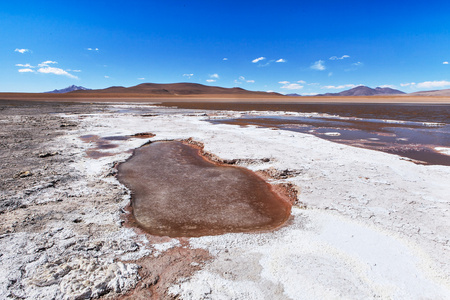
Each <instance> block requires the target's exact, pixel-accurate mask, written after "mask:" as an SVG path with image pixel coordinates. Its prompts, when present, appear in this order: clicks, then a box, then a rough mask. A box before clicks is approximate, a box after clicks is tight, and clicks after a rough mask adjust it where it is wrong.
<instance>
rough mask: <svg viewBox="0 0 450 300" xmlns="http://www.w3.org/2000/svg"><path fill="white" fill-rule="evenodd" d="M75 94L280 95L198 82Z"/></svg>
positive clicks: (110, 88) (119, 88)
mask: <svg viewBox="0 0 450 300" xmlns="http://www.w3.org/2000/svg"><path fill="white" fill-rule="evenodd" d="M73 93H77V94H90V93H95V94H141V95H142V94H146V95H155V96H190V95H249V96H252V95H253V96H268V95H272V96H281V94H278V93H268V92H255V91H248V90H245V89H242V88H239V87H234V88H224V87H219V86H209V85H203V84H198V83H188V82H181V83H165V84H164V83H142V84H139V85H136V86H132V87H123V86H112V87H109V88H106V89H98V90H77V91H74V92H73Z"/></svg>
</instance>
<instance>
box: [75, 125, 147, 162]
mask: <svg viewBox="0 0 450 300" xmlns="http://www.w3.org/2000/svg"><path fill="white" fill-rule="evenodd" d="M154 136H155V135H154V134H152V133H149V132H143V133H136V134H134V135H117V136H105V137H100V136H98V135H94V134H87V135H82V136H80V139H81V140H82V141H83V142H85V143H94V144H95V147H93V148H90V149H88V150H87V151H86V155H87V156H88V157H89V158H93V159H99V158H102V157H107V156H113V155H115V154H117V153H111V152H105V151H102V150H108V149H114V148H117V147H118V146H119V145H118V144H113V143H111V142H120V141H127V140H129V139H132V138H139V139H147V138H152V137H154Z"/></svg>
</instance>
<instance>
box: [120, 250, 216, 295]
mask: <svg viewBox="0 0 450 300" xmlns="http://www.w3.org/2000/svg"><path fill="white" fill-rule="evenodd" d="M182 242H183V241H182ZM209 259H211V256H210V254H209V252H208V251H207V250H204V249H191V248H189V247H174V248H172V249H169V250H167V251H165V252H163V253H161V254H160V255H159V256H157V257H153V256H151V255H150V256H146V257H144V258H141V259H139V260H137V261H134V262H135V263H136V264H138V265H139V266H140V269H139V275H140V277H141V280H140V281H139V283H138V284H137V286H136V287H135V288H134V289H132V290H131V291H129V292H128V293H126V294H125V295H123V296H121V297H118V298H117V299H120V300H137V299H142V300H144V299H145V300H147V299H155V300H157V299H172V297H171V296H170V295H169V294H168V292H169V287H170V286H172V285H173V284H176V283H177V280H178V279H179V278H188V277H190V276H192V275H193V274H194V272H196V271H198V270H200V269H201V268H202V267H203V266H204V264H205V262H207V261H208V260H209Z"/></svg>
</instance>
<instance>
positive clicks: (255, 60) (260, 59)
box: [252, 56, 266, 64]
mask: <svg viewBox="0 0 450 300" xmlns="http://www.w3.org/2000/svg"><path fill="white" fill-rule="evenodd" d="M265 59H266V58H265V57H264V56H261V57H258V58H255V59H254V60H252V63H254V64H256V63H257V62H259V61H262V60H265Z"/></svg>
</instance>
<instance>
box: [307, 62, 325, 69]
mask: <svg viewBox="0 0 450 300" xmlns="http://www.w3.org/2000/svg"><path fill="white" fill-rule="evenodd" d="M324 63H325V62H324V61H323V60H318V61H316V62H315V63H313V64H312V65H311V67H310V68H311V69H313V70H317V71H323V70H325V69H326V67H325V65H324Z"/></svg>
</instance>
